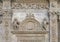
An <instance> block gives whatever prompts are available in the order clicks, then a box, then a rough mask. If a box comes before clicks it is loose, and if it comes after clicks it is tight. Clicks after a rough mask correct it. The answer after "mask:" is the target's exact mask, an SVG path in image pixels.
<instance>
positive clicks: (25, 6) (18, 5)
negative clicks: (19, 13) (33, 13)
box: [12, 3, 48, 9]
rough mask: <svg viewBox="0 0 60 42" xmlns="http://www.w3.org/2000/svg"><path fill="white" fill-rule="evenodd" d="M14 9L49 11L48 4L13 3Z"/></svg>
mask: <svg viewBox="0 0 60 42" xmlns="http://www.w3.org/2000/svg"><path fill="white" fill-rule="evenodd" d="M12 9H48V4H44V3H41V4H40V3H13V4H12Z"/></svg>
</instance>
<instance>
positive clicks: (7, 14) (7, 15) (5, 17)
mask: <svg viewBox="0 0 60 42" xmlns="http://www.w3.org/2000/svg"><path fill="white" fill-rule="evenodd" d="M3 12H4V14H3V25H4V29H5V42H10V28H11V13H10V11H3Z"/></svg>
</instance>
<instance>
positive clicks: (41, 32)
mask: <svg viewBox="0 0 60 42" xmlns="http://www.w3.org/2000/svg"><path fill="white" fill-rule="evenodd" d="M11 33H13V34H46V33H48V31H11Z"/></svg>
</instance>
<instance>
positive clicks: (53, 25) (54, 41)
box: [49, 11, 58, 42]
mask: <svg viewBox="0 0 60 42" xmlns="http://www.w3.org/2000/svg"><path fill="white" fill-rule="evenodd" d="M49 15H50V42H58V24H57V14H56V12H53V11H52V12H50V14H49Z"/></svg>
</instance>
